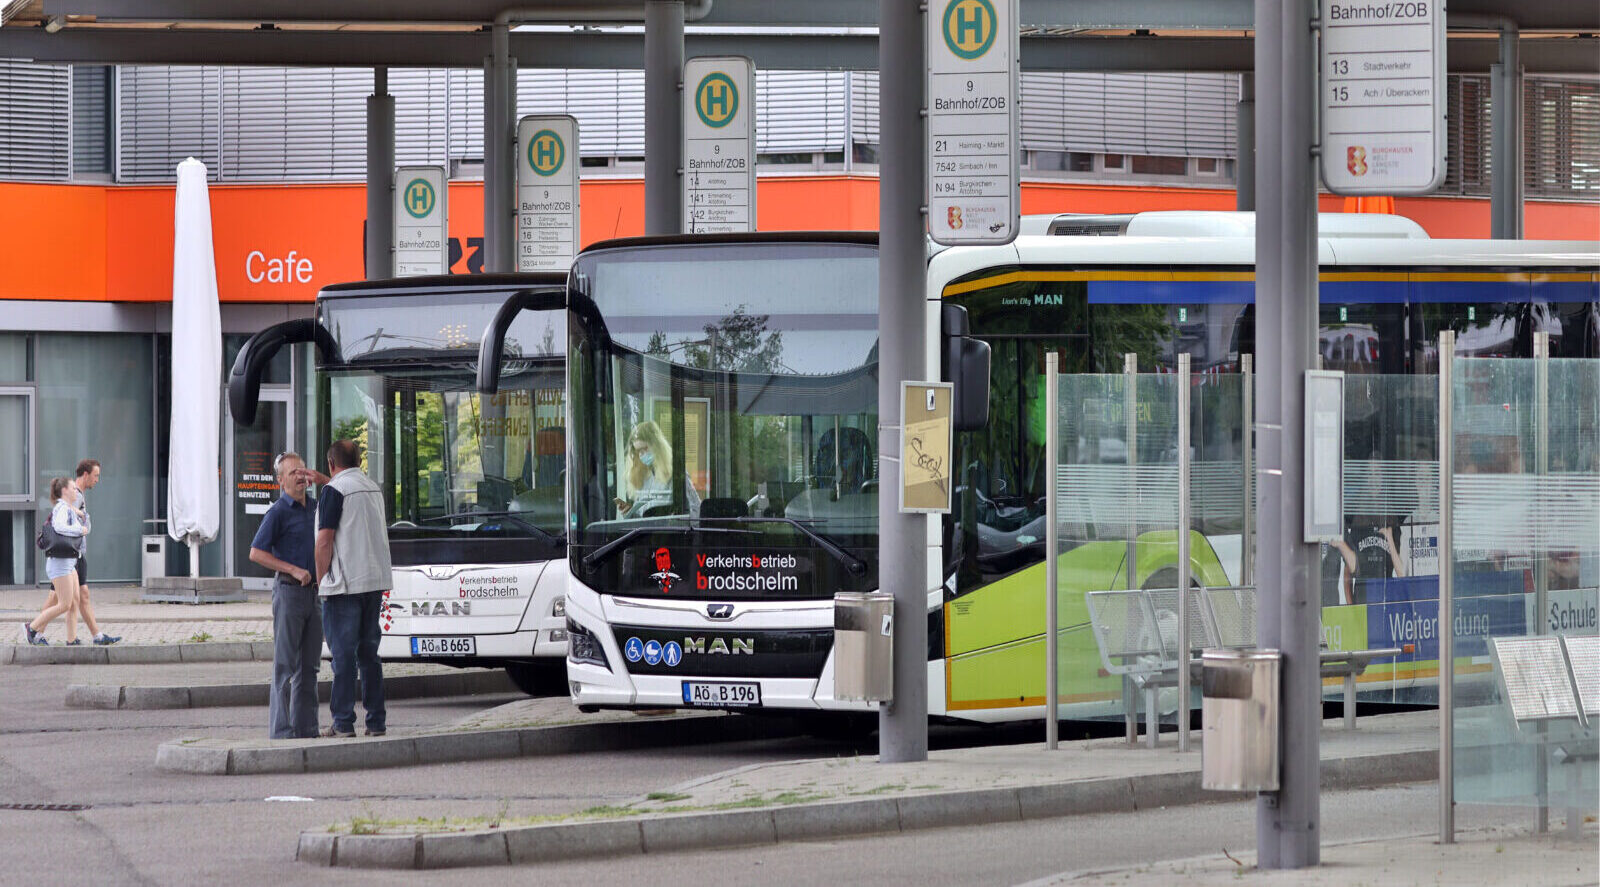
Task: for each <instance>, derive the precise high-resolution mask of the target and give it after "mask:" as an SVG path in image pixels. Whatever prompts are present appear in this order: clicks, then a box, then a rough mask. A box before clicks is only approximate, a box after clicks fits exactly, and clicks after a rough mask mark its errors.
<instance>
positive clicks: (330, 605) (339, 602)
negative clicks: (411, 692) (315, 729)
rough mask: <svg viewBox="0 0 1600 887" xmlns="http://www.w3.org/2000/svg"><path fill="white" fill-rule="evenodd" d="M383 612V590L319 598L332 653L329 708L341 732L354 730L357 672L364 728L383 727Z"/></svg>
mask: <svg viewBox="0 0 1600 887" xmlns="http://www.w3.org/2000/svg"><path fill="white" fill-rule="evenodd" d="M382 612H383V592H381V591H368V592H363V593H361V594H336V595H331V596H329V597H325V598H323V599H322V631H323V634H324V635H326V636H327V638H328V652H330V653H332V654H333V691H332V692H331V693H330V694H329V699H328V708H329V709H330V710H332V712H333V728H334V729H335V730H338V731H340V732H341V733H352V732H354V731H355V729H356V672H357V671H358V670H359V671H360V673H361V707H362V708H364V709H366V712H367V729H368V730H382V729H384V722H385V717H386V712H385V711H384V708H383V663H381V662H379V661H378V639H379V638H380V637H381V636H382V635H383V629H382V628H381V627H379V624H378V617H379V615H380V614H381V613H382Z"/></svg>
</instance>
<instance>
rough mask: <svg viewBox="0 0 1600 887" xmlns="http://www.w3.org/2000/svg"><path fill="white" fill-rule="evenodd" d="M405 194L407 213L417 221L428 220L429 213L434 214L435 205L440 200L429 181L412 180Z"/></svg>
mask: <svg viewBox="0 0 1600 887" xmlns="http://www.w3.org/2000/svg"><path fill="white" fill-rule="evenodd" d="M404 194H405V201H404V202H405V206H406V212H408V213H410V214H411V216H412V218H417V219H421V218H426V217H427V215H428V213H431V212H433V205H434V203H436V202H437V201H438V199H439V195H437V194H435V193H434V191H433V185H432V184H431V183H430V182H429V181H428V180H427V179H412V180H411V184H409V185H406V190H405V192H404Z"/></svg>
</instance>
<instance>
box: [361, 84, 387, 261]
mask: <svg viewBox="0 0 1600 887" xmlns="http://www.w3.org/2000/svg"><path fill="white" fill-rule="evenodd" d="M366 275H367V279H368V280H382V279H384V278H387V277H393V276H394V96H392V95H389V69H388V68H373V69H372V95H369V96H367V255H366Z"/></svg>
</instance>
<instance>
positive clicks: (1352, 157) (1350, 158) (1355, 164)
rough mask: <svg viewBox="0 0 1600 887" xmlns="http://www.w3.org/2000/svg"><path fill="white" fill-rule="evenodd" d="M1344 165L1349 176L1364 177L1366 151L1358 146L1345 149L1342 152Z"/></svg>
mask: <svg viewBox="0 0 1600 887" xmlns="http://www.w3.org/2000/svg"><path fill="white" fill-rule="evenodd" d="M1344 165H1345V168H1346V169H1348V170H1350V174H1351V175H1353V176H1364V175H1366V174H1367V149H1366V148H1363V147H1361V146H1360V145H1351V146H1349V147H1347V148H1346V149H1345V152H1344Z"/></svg>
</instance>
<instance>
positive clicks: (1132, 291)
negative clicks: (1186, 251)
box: [1089, 280, 1256, 305]
mask: <svg viewBox="0 0 1600 887" xmlns="http://www.w3.org/2000/svg"><path fill="white" fill-rule="evenodd" d="M1255 300H1256V285H1255V283H1254V282H1253V281H1249V280H1091V281H1089V304H1091V305H1248V304H1250V303H1252V302H1254V301H1255Z"/></svg>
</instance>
